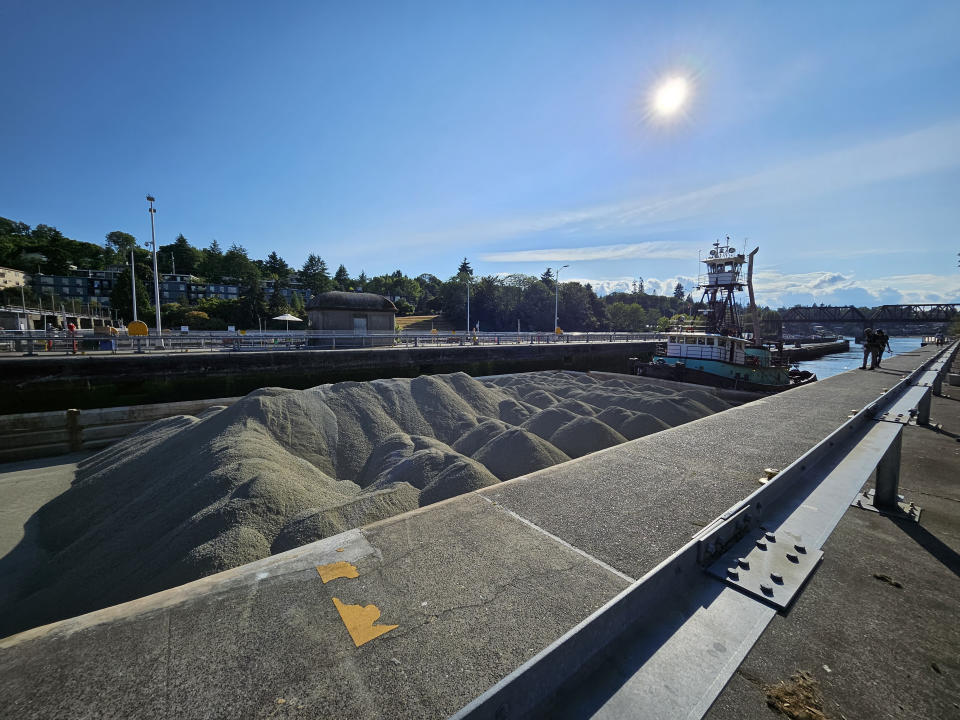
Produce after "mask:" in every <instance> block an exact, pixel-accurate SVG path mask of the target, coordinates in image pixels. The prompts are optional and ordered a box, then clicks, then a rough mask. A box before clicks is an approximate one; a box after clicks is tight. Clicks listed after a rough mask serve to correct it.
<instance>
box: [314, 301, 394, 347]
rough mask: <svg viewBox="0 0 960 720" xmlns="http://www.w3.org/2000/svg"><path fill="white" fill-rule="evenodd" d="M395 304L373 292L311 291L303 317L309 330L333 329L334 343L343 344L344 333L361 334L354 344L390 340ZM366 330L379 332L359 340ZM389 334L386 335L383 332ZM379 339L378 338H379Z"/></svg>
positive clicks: (390, 342) (344, 340) (391, 338)
mask: <svg viewBox="0 0 960 720" xmlns="http://www.w3.org/2000/svg"><path fill="white" fill-rule="evenodd" d="M396 315H397V308H396V306H395V305H394V304H393V303H392V302H390V301H389V300H388V299H387V298H385V297H383V295H376V294H374V293H351V292H339V291H333V292H325V293H320V294H319V295H314V296H313V297H312V298H310V302H308V303H307V317H308V320H309V328H310V329H311V330H326V331H333V332H336V333H337V336H338V339H337V345H341V346H343V345H347V344H349V343H348V342H347V337H345V338H344V339H343V340H341V339H339V338H340V336H341V335H346V336H348V337H349V336H354V337H359V338H361V341H360V342H357V343H356V344H361V343H362V344H365V345H372V344H373V345H375V344H393V337H392V334H393V330H394V321H395V318H396ZM369 334H376V335H378V336H380V338H378V339H377V340H375V341H366V342H363V341H362V338H364V337H366V336H367V335H369ZM387 334H389V335H387ZM381 339H382V340H383V342H379V340H381Z"/></svg>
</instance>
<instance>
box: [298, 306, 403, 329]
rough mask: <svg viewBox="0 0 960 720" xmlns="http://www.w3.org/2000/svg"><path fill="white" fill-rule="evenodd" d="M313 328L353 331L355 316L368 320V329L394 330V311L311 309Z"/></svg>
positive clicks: (310, 316)
mask: <svg viewBox="0 0 960 720" xmlns="http://www.w3.org/2000/svg"><path fill="white" fill-rule="evenodd" d="M307 316H308V318H309V322H310V329H311V330H348V331H350V332H353V320H354V318H358V317H362V318H366V320H367V330H369V331H375V332H393V325H394V315H393V313H392V312H376V311H370V310H310V311H308V312H307Z"/></svg>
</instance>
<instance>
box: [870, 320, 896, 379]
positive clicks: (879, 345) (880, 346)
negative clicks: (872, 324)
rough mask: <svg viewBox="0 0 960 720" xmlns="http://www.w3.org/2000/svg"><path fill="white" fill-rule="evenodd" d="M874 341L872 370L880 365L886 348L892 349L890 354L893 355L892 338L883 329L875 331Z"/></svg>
mask: <svg viewBox="0 0 960 720" xmlns="http://www.w3.org/2000/svg"><path fill="white" fill-rule="evenodd" d="M873 341H874V345H873V347H874V350H873V362H872V367H871V368H870V369H871V370H872V369H873V368H878V367H880V359H881V358H882V357H883V351H884V349H886V350H890V354H891V355H893V350H891V349H890V338H888V337H887V334H886V333H885V332H884V331H883V330H877V331H876V332H875V333H874V335H873Z"/></svg>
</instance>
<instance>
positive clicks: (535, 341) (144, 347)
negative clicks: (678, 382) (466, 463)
mask: <svg viewBox="0 0 960 720" xmlns="http://www.w3.org/2000/svg"><path fill="white" fill-rule="evenodd" d="M661 337H662V335H660V334H658V333H613V332H606V333H601V332H584V333H565V334H563V335H554V334H551V333H546V332H544V333H533V332H527V333H516V332H512V333H511V332H508V333H488V332H483V333H477V334H475V335H466V334H465V333H456V334H452V333H437V334H419V333H418V334H409V333H393V332H367V333H362V334H358V333H354V332H352V331H347V330H345V331H322V330H309V331H290V332H285V331H276V332H256V331H251V332H246V333H244V334H240V333H236V332H214V331H211V332H203V331H191V332H188V333H179V332H170V333H168V332H164V333H162V335H161V336H158V335H157V334H156V333H151V334H150V335H148V336H146V337H143V338H136V337H131V336H128V335H126V334H121V335H117V336H111V335H104V334H98V333H94V332H93V331H92V330H88V329H87V330H79V331H77V332H76V333H74V334H72V335H71V334H69V333H67V332H62V331H61V332H47V331H44V330H7V331H4V332H2V333H0V350H3V349H5V350H6V351H7V352H22V353H25V354H28V355H32V354H37V353H44V352H52V353H66V354H74V353H84V352H91V351H97V350H100V351H104V350H107V351H113V352H186V351H189V350H205V351H209V350H223V351H228V352H244V351H246V352H255V351H266V350H331V349H333V350H335V349H338V348H340V349H343V348H355V347H447V346H467V345H527V344H529V345H539V344H557V343H567V344H570V343H598V342H603V343H616V342H624V343H626V342H642V341H649V340H655V339H659V338H661ZM161 340H162V345H161Z"/></svg>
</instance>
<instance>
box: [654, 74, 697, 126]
mask: <svg viewBox="0 0 960 720" xmlns="http://www.w3.org/2000/svg"><path fill="white" fill-rule="evenodd" d="M689 96H690V85H689V83H688V82H687V79H686V78H684V77H680V76H677V77H671V78H667V79H666V80H664V81H663V82H661V83H660V85H658V86H657V88H656V89H655V90H654V92H653V110H654V112H655V113H656V114H657V115H659V116H660V117H662V118H668V117H671V116H673V115H676V114H677V113H678V112H680V110H682V109H683V107H684V105H686V103H687V99H688V98H689Z"/></svg>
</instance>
